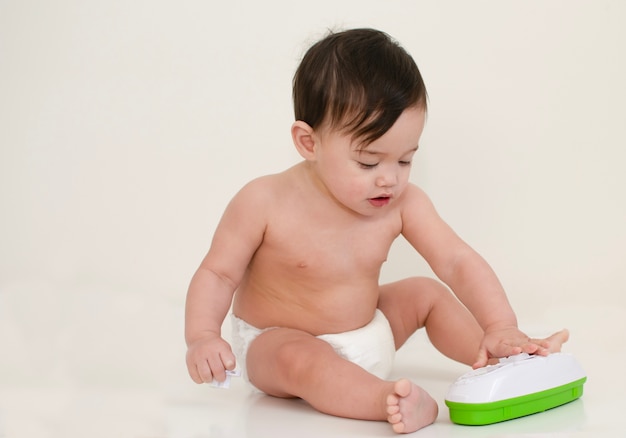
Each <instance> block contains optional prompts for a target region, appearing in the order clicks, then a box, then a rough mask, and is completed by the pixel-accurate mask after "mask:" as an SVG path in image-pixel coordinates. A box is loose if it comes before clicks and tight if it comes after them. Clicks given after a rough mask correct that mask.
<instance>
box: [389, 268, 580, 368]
mask: <svg viewBox="0 0 626 438" xmlns="http://www.w3.org/2000/svg"><path fill="white" fill-rule="evenodd" d="M378 307H379V308H380V309H381V310H382V311H383V313H384V314H385V316H386V317H387V319H388V320H389V324H390V325H391V330H392V331H393V335H394V339H395V343H396V349H397V348H400V347H401V346H402V344H404V342H406V340H407V339H408V338H409V336H411V335H412V334H413V333H414V332H415V331H416V330H418V329H420V328H422V327H425V328H426V332H427V333H428V337H429V338H430V340H431V342H432V343H433V345H434V346H435V347H436V348H437V349H438V350H439V351H441V352H442V353H443V354H445V355H446V356H448V357H450V358H451V359H454V360H456V361H459V362H462V363H465V364H468V365H472V364H473V363H474V362H475V360H476V356H477V354H478V351H479V347H480V343H481V341H482V339H483V335H484V332H483V330H482V328H481V327H480V325H479V324H478V322H477V321H476V319H475V318H474V316H473V315H472V314H471V313H470V312H469V311H468V310H467V309H466V308H465V306H463V305H462V304H461V302H460V301H459V300H458V299H457V298H456V297H455V296H454V295H452V293H451V292H450V291H449V290H448V289H447V288H446V287H445V286H444V285H443V284H442V283H440V282H438V281H436V280H433V279H430V278H426V277H415V278H408V279H406V280H402V281H398V282H395V283H390V284H387V285H384V286H382V287H381V293H380V298H379V302H378ZM568 337H569V333H568V331H567V330H562V331H560V332H557V333H555V334H553V335H552V336H549V337H548V338H545V339H531V340H530V341H531V342H532V343H534V344H538V345H541V346H542V347H543V348H545V352H544V353H542V354H547V353H548V352H550V353H554V352H557V351H561V345H562V344H563V343H564V342H566V341H567V339H568Z"/></svg>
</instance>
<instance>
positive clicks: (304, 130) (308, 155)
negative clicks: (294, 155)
mask: <svg viewBox="0 0 626 438" xmlns="http://www.w3.org/2000/svg"><path fill="white" fill-rule="evenodd" d="M291 138H292V139H293V144H294V146H295V147H296V149H297V150H298V152H299V153H300V155H302V158H304V159H305V160H315V144H316V136H315V131H313V128H311V127H310V126H309V124H308V123H306V122H303V121H302V120H297V121H295V122H294V124H293V125H291Z"/></svg>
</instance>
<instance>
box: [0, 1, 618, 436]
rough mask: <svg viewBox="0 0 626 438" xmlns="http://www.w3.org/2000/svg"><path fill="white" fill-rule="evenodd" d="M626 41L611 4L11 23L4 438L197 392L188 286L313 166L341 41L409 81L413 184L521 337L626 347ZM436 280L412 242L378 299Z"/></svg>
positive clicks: (162, 14)
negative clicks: (376, 47) (568, 334)
mask: <svg viewBox="0 0 626 438" xmlns="http://www.w3.org/2000/svg"><path fill="white" fill-rule="evenodd" d="M625 22H626V3H624V2H621V1H619V0H597V1H591V0H589V1H572V0H561V1H538V0H533V1H526V2H521V1H495V0H494V1H472V2H465V1H434V0H432V1H416V0H406V1H399V0H389V1H382V0H381V1H373V0H368V1H365V0H350V1H337V0H333V1H328V0H318V1H316V2H296V1H279V0H270V1H264V2H257V1H229V2H226V1H223V2H217V1H191V0H182V1H167V0H153V1H148V0H145V1H136V0H108V1H81V0H74V1H71V0H59V1H54V2H50V1H42V0H40V1H36V0H19V1H18V0H0V209H1V210H0V436H2V432H1V431H2V424H4V428H5V429H7V430H18V429H19V427H18V426H17V424H18V423H17V422H18V421H19V420H20V418H21V417H20V416H19V415H20V412H21V413H23V414H24V412H26V411H23V410H22V411H20V410H19V409H18V408H16V406H18V407H19V406H20V404H19V398H20V397H23V399H24V400H25V401H24V406H26V405H27V404H28V403H30V402H28V403H27V402H26V400H27V399H28V394H29V392H28V391H35V390H37V391H40V392H39V393H38V394H40V395H41V394H44V393H42V392H41V391H52V392H47V393H46V394H49V397H50V398H51V401H52V405H54V404H56V403H57V401H59V400H60V399H59V397H60V396H59V394H68V393H67V391H71V390H72V388H74V390H79V389H80V390H85V388H87V389H89V388H91V389H92V390H93V391H105V390H107V391H111V390H115V389H116V388H117V389H120V390H124V391H134V390H137V391H144V390H146V391H147V390H149V391H152V390H154V391H155V392H156V393H167V392H168V391H169V390H170V389H171V387H172V386H176V385H178V384H179V382H180V385H183V382H185V383H186V382H188V377H187V375H186V370H185V367H184V353H185V347H184V342H183V337H182V327H183V306H184V298H185V292H186V288H187V285H188V282H189V279H190V278H191V275H192V274H193V272H194V270H195V269H196V267H197V265H198V263H199V262H200V260H201V258H202V257H203V256H204V254H205V252H206V250H207V249H208V246H209V243H210V239H211V237H212V233H213V230H214V228H215V226H216V224H217V221H218V220H219V218H220V216H221V213H222V211H223V209H224V207H225V206H226V204H227V202H228V201H229V200H230V198H231V197H232V196H233V195H234V193H235V192H236V191H237V190H238V189H239V188H240V187H241V186H242V185H243V184H244V183H245V182H247V181H249V180H250V179H252V178H254V177H256V176H260V175H263V174H267V173H273V172H278V171H281V170H283V169H284V168H286V167H288V166H290V165H292V164H294V163H295V162H297V161H298V159H299V158H298V156H297V154H296V152H295V149H294V148H293V146H292V144H291V139H290V135H289V129H290V125H291V123H292V121H293V115H292V108H291V78H292V75H293V73H294V71H295V69H296V67H297V64H298V62H299V60H300V58H301V56H302V55H303V53H304V51H305V50H306V49H307V48H308V46H309V45H310V44H311V43H313V42H314V41H316V40H317V39H319V38H320V37H322V36H324V35H325V34H326V32H327V29H329V28H330V29H337V30H340V29H344V28H352V27H376V28H379V29H381V30H384V31H386V32H388V33H389V34H391V35H392V36H393V37H395V38H396V39H397V40H399V42H400V43H401V44H402V45H403V46H404V47H405V48H406V49H407V50H408V51H409V52H410V53H411V54H412V55H413V57H414V58H415V60H416V62H417V64H418V66H419V67H420V69H421V72H422V75H423V77H424V80H425V82H426V86H427V89H428V94H429V99H430V100H429V115H428V122H427V126H426V129H425V132H424V135H423V138H422V142H421V147H420V151H419V153H418V154H417V156H416V159H415V165H414V169H413V173H412V177H411V179H412V181H413V182H415V183H416V184H418V185H420V186H421V187H423V188H424V189H425V190H426V191H427V192H428V193H429V194H430V195H431V197H432V199H433V201H434V202H435V205H436V206H437V207H438V209H439V212H440V213H441V214H442V216H444V218H445V219H447V221H448V222H449V223H450V224H451V225H452V226H453V227H454V228H455V229H456V230H457V232H458V233H459V234H460V235H461V236H462V237H463V238H464V239H465V240H467V241H468V242H469V243H470V244H471V245H472V246H474V247H475V248H476V249H477V250H478V251H479V252H480V253H481V254H483V255H484V256H485V258H486V259H487V260H488V261H489V262H490V263H491V265H492V266H493V267H494V269H495V270H496V272H497V273H498V275H499V277H500V279H501V280H502V282H503V283H504V285H505V287H506V289H507V291H508V293H509V297H510V299H511V301H512V303H513V305H514V307H515V309H516V311H517V313H518V316H519V319H520V322H521V324H522V326H523V327H528V328H529V329H531V330H533V329H537V330H539V331H540V333H531V334H546V333H547V331H551V330H556V329H559V328H561V327H564V326H567V327H569V328H570V329H571V331H572V341H571V342H570V347H569V348H570V350H572V351H574V352H576V351H577V348H582V346H583V345H585V347H586V350H585V351H589V352H591V353H592V354H594V355H596V354H597V355H601V354H603V351H600V350H598V349H594V347H593V345H594V342H595V339H597V338H598V337H602V338H603V339H605V340H609V341H614V343H613V342H609V344H611V343H613V345H616V344H620V343H623V342H621V341H622V340H623V334H622V333H616V332H615V330H614V329H612V328H611V327H614V326H612V324H614V323H616V322H620V323H621V324H623V320H624V319H625V317H626V300H625V299H624V297H623V295H624V284H625V283H626V269H625V266H624V265H625V260H626V257H625V253H626V249H625V248H626V231H625V224H626V220H625V219H626V195H625V192H626V172H625V171H624V167H625V163H626V152H625V149H626V123H625V122H626V120H625V119H626V117H625V115H626V111H625V102H626V85H625V80H624V78H626V62H625V53H626V27H625V26H624V23H625ZM428 272H429V271H428V268H427V266H425V264H424V263H423V262H422V261H421V259H420V258H419V256H418V255H416V254H414V253H413V251H412V250H411V249H410V247H409V246H408V245H407V244H405V243H404V242H401V241H399V242H398V244H397V245H395V246H394V247H393V249H392V253H391V254H390V257H389V261H388V263H387V264H386V265H385V267H384V270H383V279H382V280H383V281H390V280H394V279H397V278H400V277H404V276H410V275H419V274H427V273H428ZM590 312H594V315H590ZM590 317H593V318H594V321H601V322H602V323H601V324H597V323H594V324H593V325H590V324H587V323H586V321H588V320H589V318H590ZM168 388H170V389H168ZM2 394H5V396H4V397H3V396H2ZM25 394H26V395H25ZM42 397H43V395H42ZM63 397H65V398H63V400H65V402H66V404H67V403H68V402H67V400H68V398H67V397H69V396H67V395H64V396H63ZM16 400H18V401H17V402H16ZM49 401H50V400H49ZM46 406H48V408H41V409H40V412H39V411H38V412H39V413H38V414H37V415H39V417H37V415H35V417H37V418H40V417H41V418H47V419H48V420H49V422H52V423H53V422H54V421H59V420H58V419H57V420H54V419H55V418H58V417H59V416H58V415H55V414H54V412H50V411H49V409H50V408H49V405H46ZM74 408H75V406H74V407H67V406H65V405H63V402H60V401H59V402H58V404H57V408H56V409H58V410H60V412H65V413H67V411H68V410H71V409H74ZM2 409H4V412H5V413H4V414H3V413H2V412H3V411H2ZM29 409H32V408H29ZM35 409H36V408H35ZM47 409H48V410H47ZM7 412H9V414H7ZM24 415H26V414H24ZM29 418H31V417H29ZM31 420H32V418H31ZM48 420H47V421H48ZM29 421H30V420H29ZM42 421H43V420H42ZM52 423H51V424H52ZM28 424H30V426H29V427H31V428H35V429H33V433H35V432H38V433H39V434H40V435H39V436H45V434H44V435H41V433H43V431H49V430H51V429H50V428H49V427H48V426H49V424H48V426H46V427H44V426H41V429H36V428H37V427H39V426H36V424H38V423H36V422H32V421H30V422H29V423H28ZM42 424H43V423H42ZM55 424H56V423H55ZM22 426H23V424H22ZM7 433H8V432H7ZM46 433H50V432H46ZM7 436H8V435H7Z"/></svg>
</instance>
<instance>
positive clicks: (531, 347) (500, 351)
mask: <svg viewBox="0 0 626 438" xmlns="http://www.w3.org/2000/svg"><path fill="white" fill-rule="evenodd" d="M548 347H549V344H548V342H546V340H544V339H531V338H529V337H528V336H526V335H525V334H524V333H522V332H521V331H520V330H519V329H518V328H517V327H509V328H503V329H498V330H494V331H488V332H486V333H485V336H484V337H483V341H482V343H481V345H480V349H479V351H478V356H477V357H476V361H475V362H474V364H473V365H472V368H474V369H476V368H482V367H484V366H486V365H487V364H488V363H489V359H493V358H496V359H497V358H501V357H508V356H514V355H516V354H520V353H528V354H537V355H540V356H547V355H548V354H549V350H548Z"/></svg>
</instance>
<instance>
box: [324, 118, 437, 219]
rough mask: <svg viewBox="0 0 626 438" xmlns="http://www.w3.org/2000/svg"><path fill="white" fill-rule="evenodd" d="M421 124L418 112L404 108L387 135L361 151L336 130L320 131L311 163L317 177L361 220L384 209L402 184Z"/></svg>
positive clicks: (407, 172) (399, 190)
mask: <svg viewBox="0 0 626 438" xmlns="http://www.w3.org/2000/svg"><path fill="white" fill-rule="evenodd" d="M424 121H425V112H424V110H423V109H418V108H409V109H406V110H405V111H404V112H403V113H402V114H401V115H400V117H399V118H398V120H397V121H396V122H395V124H394V125H393V126H392V127H391V128H390V129H389V131H387V132H386V133H385V134H384V135H383V136H382V137H380V138H378V139H377V140H375V141H373V142H372V143H370V144H369V145H367V146H366V147H364V148H362V147H360V145H359V143H358V141H355V139H353V138H352V136H350V135H348V134H345V133H343V132H341V131H336V130H330V129H328V130H326V131H323V132H321V133H320V135H319V137H318V142H319V144H318V147H317V149H316V160H315V161H316V164H315V168H316V170H317V174H318V176H319V177H320V179H321V181H322V182H323V183H324V185H325V187H326V189H327V190H328V191H329V193H330V194H331V195H332V196H333V197H334V198H335V199H336V200H337V201H338V202H339V203H341V204H342V205H343V206H345V207H347V208H349V209H350V210H353V211H355V212H356V213H359V214H362V215H365V216H373V215H377V214H380V213H382V212H384V211H387V210H388V208H389V206H392V205H393V204H394V202H395V201H396V200H397V199H398V198H399V197H400V195H401V194H402V192H403V191H404V189H405V188H406V186H407V184H408V181H409V174H410V170H411V161H412V159H413V155H414V154H415V151H416V150H417V148H418V145H419V139H420V136H421V134H422V130H423V129H424Z"/></svg>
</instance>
